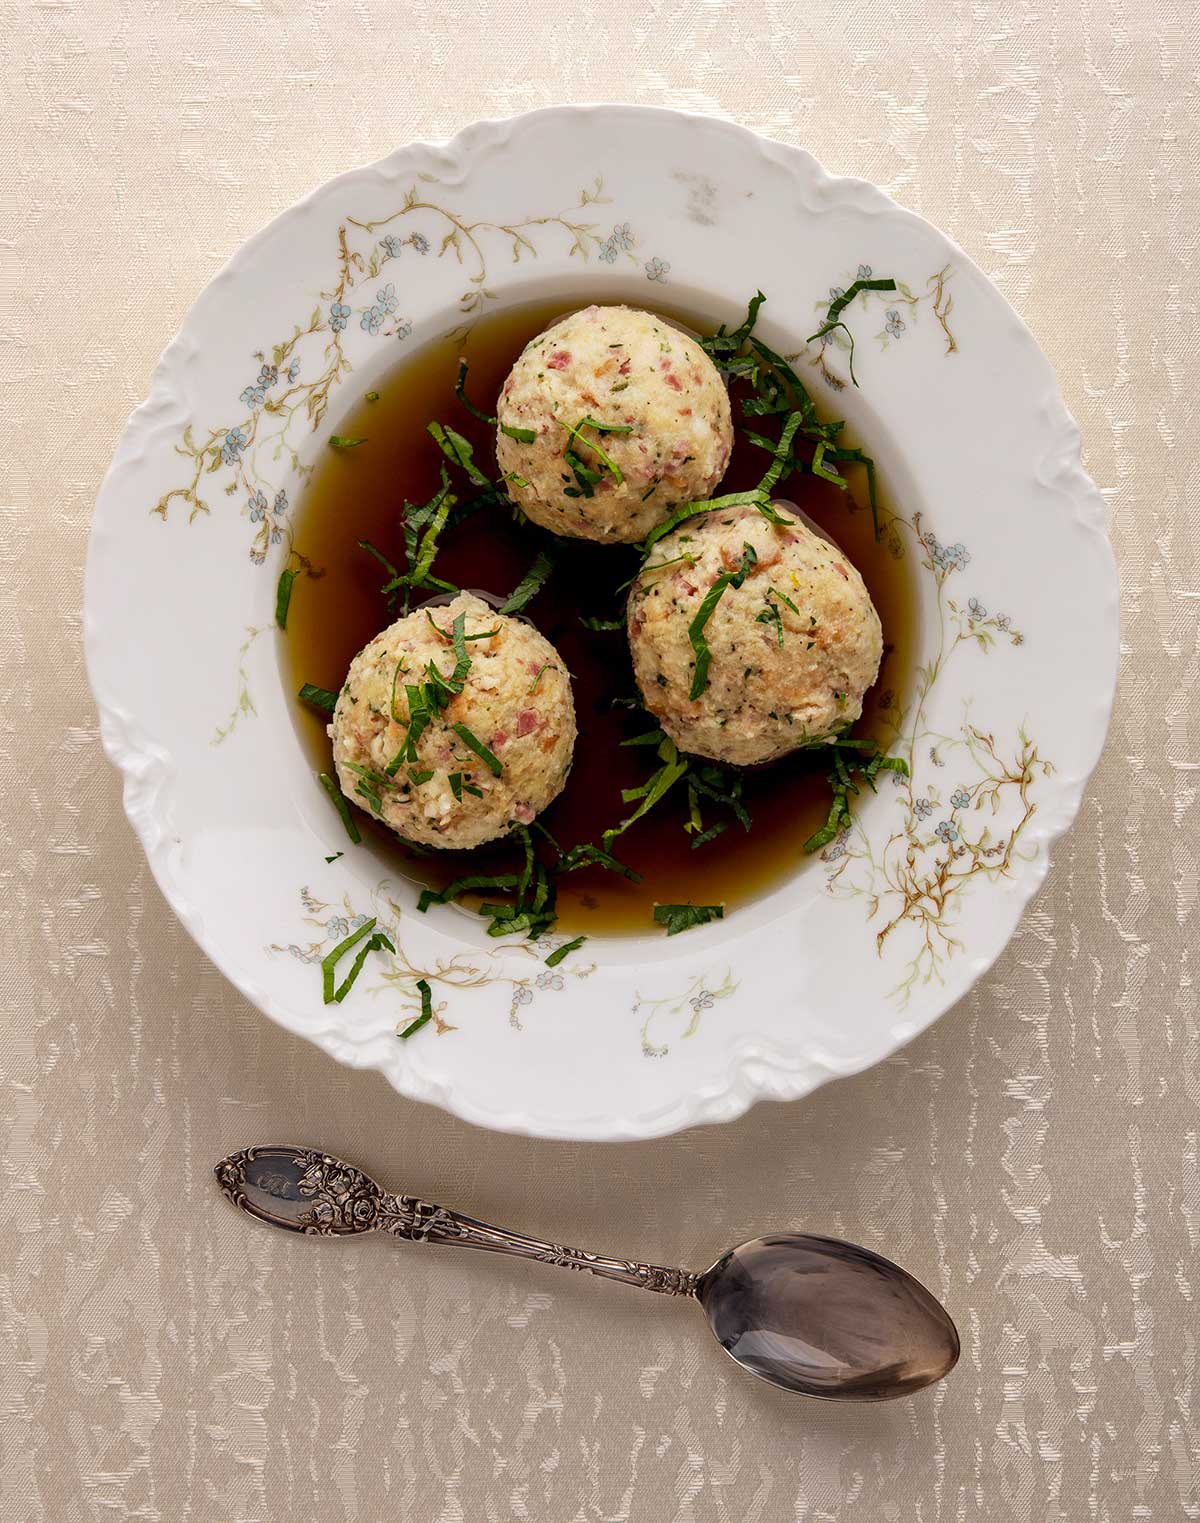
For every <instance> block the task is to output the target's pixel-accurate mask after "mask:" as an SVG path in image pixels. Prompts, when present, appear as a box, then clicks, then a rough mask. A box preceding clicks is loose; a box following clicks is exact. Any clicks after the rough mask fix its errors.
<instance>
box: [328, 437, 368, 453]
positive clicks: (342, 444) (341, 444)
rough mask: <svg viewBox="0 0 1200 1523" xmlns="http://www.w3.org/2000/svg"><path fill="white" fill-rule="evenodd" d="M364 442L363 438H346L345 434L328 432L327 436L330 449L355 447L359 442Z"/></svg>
mask: <svg viewBox="0 0 1200 1523" xmlns="http://www.w3.org/2000/svg"><path fill="white" fill-rule="evenodd" d="M366 442H367V441H366V439H365V438H362V439H348V438H347V437H346V435H345V434H330V436H329V448H330V449H357V448H358V446H359V445H360V444H365V443H366Z"/></svg>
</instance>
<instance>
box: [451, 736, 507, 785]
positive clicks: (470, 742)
mask: <svg viewBox="0 0 1200 1523" xmlns="http://www.w3.org/2000/svg"><path fill="white" fill-rule="evenodd" d="M450 728H451V729H452V730H453V731H454V733H455V734H456V735H457V736H458V738H459V740H461V741H462V743H463V745H464V746H469V747H470V748H471V750H472V751H474V753H475V755H476V756H478V758H479V760H480V761H481V762H483V763H484V765H485V766H486V767H487V768H488V770H489V771H490V772H492V773H493V774H494V775H495V776H496V777H499V776H500V774H501V773H502V772H503V771H504V764H503V763H502V762H501V760H500V758H499V757H498V756H497V755H496V754H495V752H493V751H489V750H488V748H487V747H486V746H485V745H484V743H483V741H481V740H480V739H479V737H478V735H475V734H473V733H472V732H471V731H470V730H469V729H468V728H467V727H466V725H465V724H455V725H451V726H450Z"/></svg>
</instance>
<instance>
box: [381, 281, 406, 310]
mask: <svg viewBox="0 0 1200 1523" xmlns="http://www.w3.org/2000/svg"><path fill="white" fill-rule="evenodd" d="M375 301H376V303H377V305H378V306H379V307H380V309H381V310H382V311H384V312H394V311H395V310H396V308H397V307H398V306H399V305H400V304H399V302H398V301H397V300H396V287H395V286H394V285H393V284H392V283H391V281H390V280H389V281H388V283H387V285H386V286H384V287H382V289H381V290H378V291H376V292H375Z"/></svg>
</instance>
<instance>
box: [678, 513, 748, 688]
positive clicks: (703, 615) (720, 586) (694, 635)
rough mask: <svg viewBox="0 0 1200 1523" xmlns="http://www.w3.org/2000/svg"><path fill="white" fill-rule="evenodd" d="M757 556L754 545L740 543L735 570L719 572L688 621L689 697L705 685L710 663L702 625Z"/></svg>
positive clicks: (737, 583)
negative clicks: (693, 657)
mask: <svg viewBox="0 0 1200 1523" xmlns="http://www.w3.org/2000/svg"><path fill="white" fill-rule="evenodd" d="M757 560H758V556H757V555H756V554H755V551H754V546H753V545H751V544H750V543H749V542H745V543H743V545H742V563H741V565H740V566H739V567H738V569H737V570H736V571H722V572H721V574H720V576H719V577H717V579H716V581H715V582H714V583H713V584H712V586H711V587H710V588H709V589H708V591H707V592H706V593H705V595H704V598H703V600H702V601H701V604H700V607H699V608H698V609H697V610H696V616H695V618H694V619H693V620H692V622H691V623H690V624H689V625H688V639H689V640H690V641H691V642H692V650H693V651H694V652H695V654H696V669H695V671H694V672H693V673H692V686H691V689H690V691H689V692H688V697H689V698H691V699H693V700H694V699H696V698H699V697H700V695H701V693H703V691H704V689H705V688H706V687H707V686H708V669H709V667H710V666H711V665H712V651H711V650H710V649H709V645H708V641H707V640H706V639H705V636H704V626H705V625H706V624H707V623H708V621H709V619H710V618H711V617H712V613H713V610H714V609H715V608H716V606H717V604H718V603H719V602H720V601H721V599H722V597H723V596H724V595H725V591H726V589H727V588H729V587H740V586H741V585H742V583H743V582H744V581H745V580H746V578H747V577H748V576H749V574H750V572H751V570H752V568H753V567H754V565H755V564H756V562H757Z"/></svg>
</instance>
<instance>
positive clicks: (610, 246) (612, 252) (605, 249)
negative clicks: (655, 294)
mask: <svg viewBox="0 0 1200 1523" xmlns="http://www.w3.org/2000/svg"><path fill="white" fill-rule="evenodd" d="M598 253H599V255H600V258H601V259H603V261H604V263H605V264H616V262H617V245H616V244H615V243H614V242H613V240H612V239H611V238H606V239H605V241H604V242H603V243H602V244H601V245H600V248H599V250H598ZM646 268H647V270H649V268H650V267H649V265H647V266H646ZM651 279H653V276H651Z"/></svg>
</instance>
